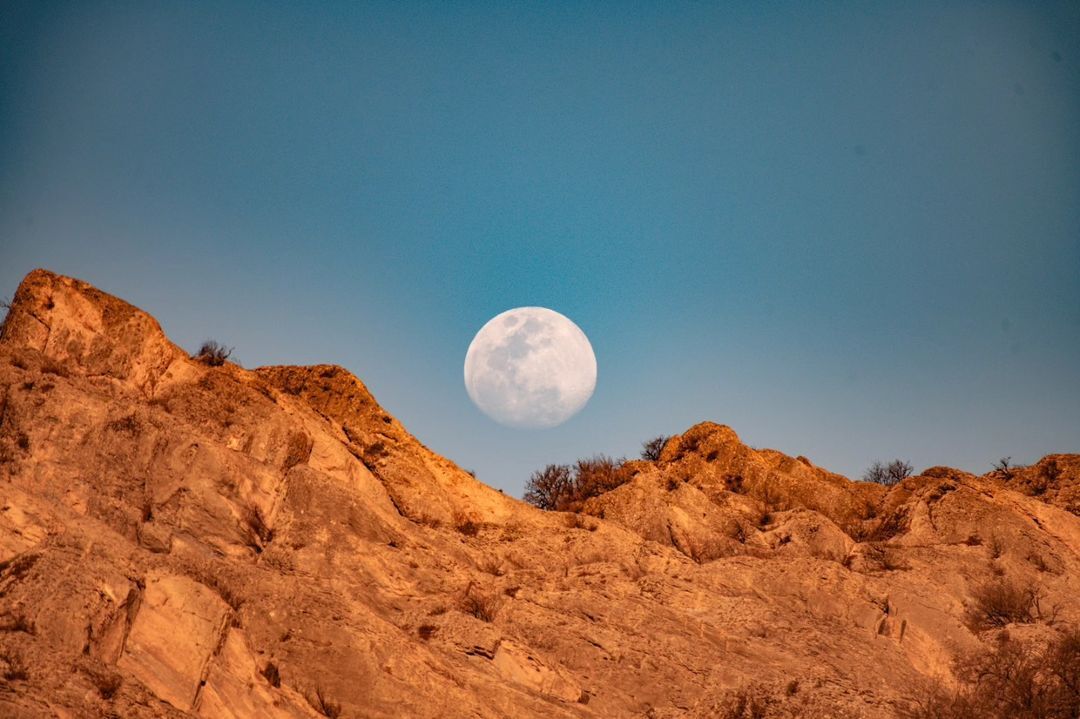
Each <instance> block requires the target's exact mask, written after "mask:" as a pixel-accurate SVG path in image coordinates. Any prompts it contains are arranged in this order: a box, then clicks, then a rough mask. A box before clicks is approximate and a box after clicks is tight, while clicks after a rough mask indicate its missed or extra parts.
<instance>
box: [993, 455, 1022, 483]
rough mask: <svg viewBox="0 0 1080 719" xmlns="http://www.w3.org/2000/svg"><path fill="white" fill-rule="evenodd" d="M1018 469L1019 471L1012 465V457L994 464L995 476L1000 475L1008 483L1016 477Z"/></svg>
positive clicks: (1004, 458)
mask: <svg viewBox="0 0 1080 719" xmlns="http://www.w3.org/2000/svg"><path fill="white" fill-rule="evenodd" d="M1017 469H1019V467H1017V466H1016V465H1015V464H1013V463H1012V457H1002V458H1001V459H999V460H998V461H996V462H994V470H993V471H994V473H995V474H998V475H1000V476H1001V477H1002V479H1005V480H1006V481H1008V480H1010V479H1012V478H1013V476H1015V474H1016V470H1017Z"/></svg>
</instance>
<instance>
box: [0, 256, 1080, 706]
mask: <svg viewBox="0 0 1080 719" xmlns="http://www.w3.org/2000/svg"><path fill="white" fill-rule="evenodd" d="M621 471H623V472H625V473H626V474H625V476H624V477H623V478H622V481H620V483H619V484H618V486H617V487H614V488H612V489H610V491H606V492H603V493H600V494H599V495H598V496H594V497H591V498H589V499H587V500H586V501H584V502H583V503H581V505H580V506H579V507H576V508H575V509H577V511H575V512H553V511H542V510H540V509H537V508H535V507H532V506H529V505H527V504H525V503H523V502H520V501H518V500H516V499H513V498H511V497H508V496H505V495H504V494H502V493H500V492H498V491H496V490H494V489H492V488H490V487H488V486H486V485H485V484H483V483H482V482H480V481H478V480H477V479H475V478H474V477H472V476H471V475H470V474H469V473H467V472H465V471H463V470H462V469H461V468H459V467H458V466H456V465H455V464H454V463H453V462H451V461H449V460H448V459H445V458H443V457H440V456H439V455H437V454H435V453H434V452H431V451H430V450H428V449H427V448H426V447H425V446H424V445H423V444H422V443H421V442H420V441H419V440H417V439H416V438H415V437H413V436H412V435H411V434H409V432H408V431H407V430H406V428H405V427H403V426H402V425H401V423H400V422H398V421H397V420H396V419H395V418H394V417H393V416H392V415H391V414H390V413H389V412H387V411H386V410H385V409H383V408H382V407H381V406H380V405H379V404H378V402H377V401H376V400H375V398H374V397H373V396H372V395H371V393H370V392H369V391H368V390H367V388H366V387H365V386H364V384H363V383H362V382H361V381H360V380H359V379H357V378H356V377H355V376H353V375H352V374H351V373H350V372H349V371H347V370H346V369H344V368H341V367H338V366H334V365H317V366H313V367H261V368H257V369H252V370H248V369H244V368H241V367H239V366H237V365H235V364H232V363H229V362H225V363H224V364H221V365H219V366H211V365H210V364H208V363H207V362H205V361H202V360H200V358H192V357H190V356H189V354H188V353H187V352H185V351H184V350H182V349H181V348H180V347H178V346H177V345H175V344H173V343H172V342H170V341H169V339H168V338H167V337H166V335H165V333H164V332H163V331H162V329H161V327H160V326H159V325H158V323H157V322H156V321H155V320H154V319H153V318H152V317H150V316H149V315H148V314H146V313H144V312H142V311H141V310H139V309H137V308H135V307H133V306H131V305H129V304H127V303H126V302H124V301H122V300H120V299H118V298H116V297H113V296H110V295H108V294H106V293H104V292H101V291H100V290H97V289H95V288H94V287H92V286H91V285H89V284H86V283H85V282H81V281H79V280H75V279H72V278H69V277H63V276H60V275H56V274H53V273H50V272H46V271H43V270H36V271H34V272H32V273H30V274H29V275H27V277H26V278H25V279H24V281H23V282H22V284H21V285H20V286H19V288H18V290H17V292H16V294H15V296H14V298H13V301H12V303H11V308H10V311H9V314H8V316H7V319H6V321H5V324H4V326H3V333H2V335H0V675H2V677H3V679H2V683H0V714H2V715H3V716H11V717H52V716H58V717H111V716H117V717H185V716H206V717H237V718H240V717H319V716H340V717H401V716H411V717H507V716H513V717H529V716H533V717H651V718H653V719H659V718H662V717H714V716H720V717H731V718H733V719H737V718H738V717H741V716H747V717H749V716H761V717H822V716H833V717H893V716H898V715H899V714H900V713H901V712H902V711H905V710H907V709H909V708H911V707H914V706H915V704H916V703H917V702H919V701H926V700H927V697H930V696H932V695H933V692H934V691H938V692H943V691H944V692H948V691H956V690H957V688H960V689H963V687H964V686H965V685H964V683H963V681H962V680H963V679H964V677H963V672H962V671H960V669H959V668H958V667H960V665H958V664H957V660H958V659H961V660H962V659H964V658H966V657H976V656H984V655H987V654H989V653H992V652H994V651H997V650H998V649H999V648H1000V647H1001V646H1004V645H1005V643H1007V642H1012V643H1013V644H1010V645H1009V646H1013V645H1016V646H1024V647H1034V646H1044V645H1046V644H1047V643H1051V644H1052V643H1053V642H1057V641H1059V638H1060V637H1062V636H1069V635H1068V633H1069V632H1070V631H1076V628H1077V627H1078V626H1080V601H1078V600H1077V597H1080V455H1075V454H1059V455H1052V456H1049V457H1046V458H1044V459H1043V460H1041V461H1040V462H1038V463H1036V464H1035V465H1032V466H1031V467H1028V468H1021V469H1017V470H1015V471H1009V472H997V473H990V474H987V475H984V476H975V475H972V474H969V473H966V472H962V471H959V470H955V469H950V468H946V467H934V468H930V469H926V470H923V471H922V472H920V473H919V474H917V475H916V476H912V477H909V478H907V479H905V480H904V481H902V482H900V483H899V484H897V485H896V486H893V487H883V486H879V485H874V484H866V483H862V482H852V481H850V480H849V479H847V478H845V477H842V476H840V475H838V474H835V473H832V472H829V471H827V470H825V469H823V468H820V467H817V466H815V465H814V464H813V463H812V462H811V461H810V460H809V459H807V458H805V457H794V458H793V457H789V456H787V455H784V454H783V453H781V452H778V451H774V450H759V449H754V448H751V447H749V446H747V445H745V444H744V443H743V442H741V441H740V439H739V438H738V436H737V434H736V433H735V432H734V431H733V430H732V429H731V428H729V427H726V426H723V425H719V424H713V423H702V424H699V425H696V426H694V427H692V428H690V429H688V430H687V431H686V432H684V433H683V434H681V435H679V436H677V437H674V438H672V439H671V440H670V441H668V442H667V444H666V445H665V446H664V448H663V451H662V453H661V455H660V457H659V458H658V459H657V460H655V461H644V460H641V461H633V462H630V463H627V464H626V465H624V466H623V467H622V468H621ZM995 592H997V593H998V595H997V598H996V599H995V594H994V593H995ZM1003 592H1004V593H1005V594H1006V595H1007V596H1006V597H1005V598H1006V600H1010V601H1002V600H1001V593H1003ZM1009 592H1012V594H1008V593H1009ZM1003 607H1004V610H1003V611H998V610H1002V608H1003ZM1006 637H1007V639H1006ZM1076 657H1078V658H1080V654H1077V655H1076ZM1063 681H1064V680H1063ZM1078 686H1080V685H1078ZM935 687H936V689H935ZM1062 696H1064V695H1062ZM1068 700H1069V699H1068V697H1066V698H1065V699H1064V700H1063V701H1068ZM759 709H760V713H757V714H755V712H758V711H759ZM1046 716H1066V714H1046ZM1073 716H1075V715H1073Z"/></svg>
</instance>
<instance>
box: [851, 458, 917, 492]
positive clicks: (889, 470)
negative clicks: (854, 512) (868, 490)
mask: <svg viewBox="0 0 1080 719" xmlns="http://www.w3.org/2000/svg"><path fill="white" fill-rule="evenodd" d="M913 469H914V468H913V467H912V466H911V463H909V462H905V461H903V460H901V459H894V460H893V461H891V462H889V463H888V464H883V463H881V462H874V463H873V464H872V465H870V469H868V470H866V473H865V474H863V481H864V482H873V483H875V484H883V485H885V486H886V487H891V486H893V485H895V484H899V483H900V482H902V481H903V480H904V479H905V478H907V477H910V476H911V472H912V470H913Z"/></svg>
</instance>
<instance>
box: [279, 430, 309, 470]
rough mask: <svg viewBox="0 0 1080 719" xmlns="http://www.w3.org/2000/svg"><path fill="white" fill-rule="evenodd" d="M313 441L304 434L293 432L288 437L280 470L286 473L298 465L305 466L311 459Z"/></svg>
mask: <svg viewBox="0 0 1080 719" xmlns="http://www.w3.org/2000/svg"><path fill="white" fill-rule="evenodd" d="M314 444H315V443H314V440H312V439H311V437H309V436H308V435H307V434H305V433H304V432H293V433H292V434H290V435H289V443H288V446H287V447H286V450H285V460H284V461H283V462H282V467H281V468H282V470H283V471H285V472H288V471H289V470H290V469H292V468H293V467H295V466H296V465H298V464H305V463H306V462H307V461H308V459H309V458H310V457H311V448H312V447H313V446H314Z"/></svg>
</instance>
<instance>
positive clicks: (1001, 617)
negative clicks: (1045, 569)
mask: <svg viewBox="0 0 1080 719" xmlns="http://www.w3.org/2000/svg"><path fill="white" fill-rule="evenodd" d="M1039 599H1040V592H1039V589H1038V588H1036V587H1025V586H1020V585H1019V584H1016V583H1015V582H1010V581H1008V580H1006V579H995V580H991V581H989V582H987V583H985V584H982V585H980V586H978V587H976V588H975V590H974V591H973V592H972V593H971V604H970V605H969V606H968V609H967V623H968V626H969V627H971V628H972V629H973V630H975V631H982V630H985V629H992V628H994V627H1004V626H1006V625H1008V624H1014V623H1015V624H1030V623H1032V622H1034V621H1035V619H1036V618H1037V617H1038V616H1039Z"/></svg>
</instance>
